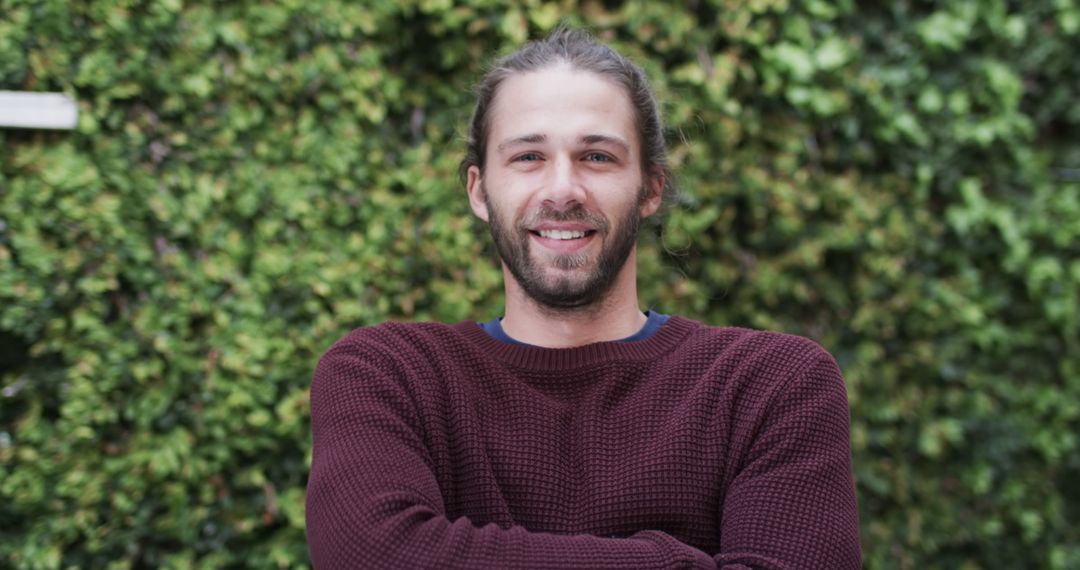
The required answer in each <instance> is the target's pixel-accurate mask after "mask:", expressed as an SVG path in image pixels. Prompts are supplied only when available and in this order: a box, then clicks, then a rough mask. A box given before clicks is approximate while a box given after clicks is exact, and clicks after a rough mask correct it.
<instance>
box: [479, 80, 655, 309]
mask: <svg viewBox="0 0 1080 570" xmlns="http://www.w3.org/2000/svg"><path fill="white" fill-rule="evenodd" d="M488 124H489V125H490V129H489V133H488V143H487V149H486V157H485V163H486V165H485V169H484V172H483V173H482V174H481V173H480V171H479V170H478V169H477V168H476V167H473V168H470V169H469V177H468V186H469V197H470V203H471V205H472V207H473V211H474V212H475V213H476V215H477V216H479V217H480V218H482V219H484V220H486V221H487V222H488V223H489V225H490V227H491V234H492V237H493V239H494V241H495V247H496V250H497V251H498V253H499V256H500V257H501V258H502V260H503V263H504V264H505V265H506V268H507V269H508V270H509V272H510V274H511V275H512V276H513V278H514V279H515V280H516V281H517V283H518V284H519V285H520V286H521V288H522V289H523V290H524V291H525V292H526V293H527V294H528V295H529V296H530V297H531V298H533V299H534V300H535V301H537V302H538V303H540V304H541V305H544V306H547V307H550V308H556V309H570V308H576V307H583V306H588V305H592V304H594V303H596V302H597V301H599V300H600V299H602V298H603V296H604V294H605V293H606V292H607V291H608V290H609V289H610V287H611V286H612V284H613V283H614V282H615V280H616V278H617V277H618V275H619V274H620V272H621V271H622V270H623V269H624V268H625V267H626V261H627V259H628V258H629V256H630V255H631V254H632V253H633V252H634V249H635V242H636V237H637V230H638V226H639V223H640V221H641V219H642V218H643V217H646V216H649V215H651V214H652V213H653V212H655V211H656V209H657V208H658V207H659V202H660V192H659V185H658V184H657V182H652V183H649V185H648V187H646V181H645V180H643V177H642V172H641V155H640V144H639V142H638V139H637V133H636V129H635V125H634V112H633V108H632V106H631V103H630V100H629V98H628V97H627V95H626V93H625V92H624V90H623V89H622V88H621V87H620V86H619V85H617V84H616V83H614V82H611V81H609V80H607V79H605V78H603V77H602V76H600V75H597V74H594V73H590V72H582V71H573V70H571V69H570V68H569V67H565V66H558V67H552V68H548V69H543V70H540V71H535V72H531V73H527V74H522V75H516V76H513V77H511V78H509V79H507V80H505V81H504V82H503V83H502V85H501V86H500V87H499V91H498V94H497V95H496V97H495V101H494V104H493V106H492V108H491V110H490V116H489V118H488ZM659 184H662V181H659Z"/></svg>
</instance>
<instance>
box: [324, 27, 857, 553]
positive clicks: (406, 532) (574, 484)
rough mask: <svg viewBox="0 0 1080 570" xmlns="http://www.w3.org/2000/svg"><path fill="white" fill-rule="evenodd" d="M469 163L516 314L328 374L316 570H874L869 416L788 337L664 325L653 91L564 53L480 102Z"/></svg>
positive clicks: (405, 333) (593, 49) (374, 345)
mask: <svg viewBox="0 0 1080 570" xmlns="http://www.w3.org/2000/svg"><path fill="white" fill-rule="evenodd" d="M478 96H479V97H478V102H477V107H476V110H475V112H474V115H473V119H472V123H471V126H470V132H469V135H470V137H469V148H468V151H467V156H466V158H465V160H464V162H463V164H462V172H463V177H464V179H465V183H466V188H467V191H468V196H469V203H470V204H471V206H472V210H473V212H474V213H475V214H476V215H477V216H478V217H479V218H480V219H482V220H484V221H486V222H487V223H488V224H489V226H490V229H491V234H492V237H493V239H494V243H495V246H496V250H497V252H498V254H499V256H500V258H501V260H502V267H503V275H504V279H505V289H506V313H505V315H504V317H503V318H502V319H501V320H499V319H495V320H492V321H489V322H486V323H482V324H478V323H475V322H471V321H470V322H463V323H458V324H456V325H443V324H435V323H416V324H402V323H386V324H383V325H380V326H376V327H371V328H364V329H359V330H356V331H353V332H352V333H350V334H349V335H347V336H346V337H345V338H343V339H342V340H340V341H339V342H338V343H337V344H335V345H334V346H333V347H332V348H331V349H330V350H329V351H328V352H327V353H326V354H325V355H324V356H323V358H322V360H321V361H320V362H319V366H318V368H317V369H316V372H315V377H314V381H313V384H312V391H311V415H312V433H313V440H314V451H313V455H312V468H311V477H310V480H309V483H308V496H307V532H308V543H309V548H310V552H311V557H312V560H313V562H314V564H315V566H316V567H317V568H589V569H593V568H730V569H734V568H827V569H840V568H857V567H859V564H860V552H859V538H858V518H857V511H856V503H855V493H854V487H853V484H852V474H851V459H850V448H849V433H848V430H849V427H848V411H847V400H846V392H845V389H844V384H843V380H842V378H841V376H840V373H839V371H838V369H837V366H836V363H835V362H834V360H833V359H832V358H831V357H830V356H829V355H828V354H827V353H826V352H825V351H823V350H822V349H821V348H820V347H818V346H817V345H816V344H814V343H812V342H810V341H808V340H805V339H801V338H799V337H793V336H788V335H781V334H776V333H765V332H756V331H750V330H745V329H736V328H714V327H708V326H704V325H702V324H700V323H697V322H694V321H692V320H689V319H685V318H682V317H678V316H671V317H670V318H668V317H667V316H665V315H661V314H658V313H655V312H649V313H643V312H642V311H641V310H640V309H639V307H638V300H637V292H636V283H635V279H636V264H635V250H636V246H635V238H636V235H637V230H638V226H639V224H640V223H641V221H642V220H643V219H645V218H647V217H649V216H652V215H653V214H655V213H656V212H657V210H658V209H659V208H660V205H661V202H662V199H663V195H664V193H665V189H667V188H669V186H670V183H669V181H670V175H669V173H668V171H667V165H666V159H665V152H666V151H665V147H664V140H663V128H662V124H661V122H660V117H659V113H658V112H657V106H656V103H655V101H654V99H653V96H652V94H651V91H650V88H649V86H648V83H647V80H646V79H645V76H644V74H643V73H642V71H641V70H640V68H638V67H637V66H636V65H634V64H632V63H630V62H629V61H627V60H626V59H624V58H623V57H622V56H620V55H618V54H617V53H615V52H614V51H612V50H611V49H610V48H608V47H606V46H604V45H601V44H598V43H595V42H594V41H593V40H592V39H591V38H589V37H588V36H587V35H586V34H584V33H582V32H579V31H574V30H559V31H557V32H555V33H554V34H552V35H551V36H550V37H548V38H547V39H545V40H543V41H539V42H534V43H530V44H528V45H526V46H525V47H524V48H522V49H521V50H519V51H518V52H516V53H514V54H512V55H510V56H508V57H506V58H504V59H502V60H500V61H499V62H498V63H497V65H496V66H495V67H494V69H493V70H492V71H491V72H489V73H488V75H487V76H486V77H485V78H484V79H483V80H482V81H481V83H480V84H479V88H478Z"/></svg>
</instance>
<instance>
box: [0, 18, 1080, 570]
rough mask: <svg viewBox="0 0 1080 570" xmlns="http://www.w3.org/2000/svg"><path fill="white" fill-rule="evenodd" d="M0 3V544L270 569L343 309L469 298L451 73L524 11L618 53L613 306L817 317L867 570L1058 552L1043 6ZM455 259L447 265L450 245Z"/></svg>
mask: <svg viewBox="0 0 1080 570" xmlns="http://www.w3.org/2000/svg"><path fill="white" fill-rule="evenodd" d="M860 4H862V5H860V6H858V7H857V6H856V3H855V2H854V0H837V1H835V2H826V1H822V0H806V1H801V2H800V1H796V0H791V1H787V0H752V1H748V2H735V1H732V0H726V1H725V0H712V1H705V0H693V1H687V2H678V3H662V2H645V1H635V2H625V3H623V2H606V1H605V2H600V1H580V2H579V1H575V0H562V1H559V2H540V1H538V0H519V1H516V2H511V1H507V0H471V1H468V2H460V3H456V4H455V3H452V2H450V1H449V0H413V1H402V2H396V3H395V2H376V1H368V2H359V3H357V2H345V1H333V0H303V1H300V0H284V1H281V2H251V1H244V2H199V3H185V2H183V1H182V0H159V1H123V0H119V1H113V2H106V1H98V2H67V1H63V0H37V1H31V0H0V89H12V90H25V91H64V92H66V93H68V94H70V95H72V96H73V97H75V98H76V99H77V100H78V101H79V105H80V110H81V119H80V122H79V126H78V129H77V130H76V131H74V132H70V133H50V132H42V131H17V130H0V566H11V567H15V568H59V567H84V568H104V567H111V568H133V567H164V568H188V567H193V566H200V567H219V566H226V565H235V566H250V567H267V568H272V567H299V566H304V565H306V564H307V558H306V551H305V544H304V535H303V492H304V483H305V477H306V470H307V465H308V463H307V456H308V449H309V443H308V407H307V406H308V403H307V402H308V400H307V386H308V382H309V378H310V374H311V371H312V369H313V367H314V364H315V362H316V359H317V358H318V356H319V355H320V354H321V352H322V351H323V350H325V349H326V348H327V347H328V346H329V344H331V343H332V342H333V341H334V340H335V339H336V338H338V337H339V336H340V335H342V334H343V333H344V332H345V331H347V330H349V329H351V328H354V327H357V326H361V325H367V324H373V323H377V322H381V321H383V320H386V319H437V320H443V321H457V320H460V319H466V318H473V319H486V318H490V317H492V316H493V315H497V314H499V312H500V310H501V282H500V277H499V274H498V271H497V270H496V268H495V267H494V265H492V264H491V263H489V262H488V261H487V259H488V258H489V251H488V246H487V242H486V240H485V239H484V237H483V235H482V232H479V231H477V230H478V228H477V226H476V225H475V224H474V223H473V221H472V220H471V219H470V214H469V212H468V209H467V203H466V200H465V197H464V192H463V190H462V189H461V187H460V186H459V185H458V183H457V181H456V176H455V169H456V165H457V161H458V160H459V159H460V157H461V155H462V145H461V139H462V133H463V132H464V128H463V127H464V123H465V121H466V119H467V117H468V113H469V110H470V104H471V98H470V95H469V92H468V89H469V86H470V83H471V82H472V81H473V80H475V79H476V78H477V77H478V76H479V74H480V73H481V72H482V69H483V68H482V65H483V63H484V62H486V61H488V60H490V57H491V56H492V54H495V53H499V52H503V51H506V50H509V49H511V48H512V47H513V46H516V45H519V44H520V42H521V41H523V40H524V39H526V38H527V37H529V36H535V35H538V34H542V33H543V32H544V31H545V30H548V29H551V28H552V27H553V26H554V25H556V23H557V22H559V21H560V20H561V19H564V18H567V19H568V20H569V21H570V22H574V23H578V24H584V25H588V26H589V27H591V28H592V29H593V30H594V31H595V32H596V33H597V34H598V35H599V36H600V37H602V38H603V39H605V40H607V41H610V42H611V43H612V44H613V45H615V46H616V47H617V48H619V49H621V50H623V51H624V52H625V53H627V54H629V55H631V56H633V57H634V58H635V59H637V60H638V61H640V62H641V63H642V64H643V65H644V66H645V67H646V69H647V71H648V72H649V73H650V75H651V76H652V77H653V78H654V79H655V82H656V88H657V90H658V92H659V94H660V96H661V98H662V99H663V101H664V107H665V112H666V114H667V116H668V119H669V122H670V126H671V140H672V158H673V162H674V165H675V167H676V169H677V171H678V172H679V182H680V185H681V187H682V190H683V194H682V197H681V198H680V201H679V203H678V204H677V205H676V207H675V210H674V212H673V213H672V214H671V215H670V217H669V218H668V220H667V223H666V225H665V228H664V231H663V234H662V236H660V237H659V238H648V239H646V241H645V242H644V243H643V245H642V251H641V269H640V271H641V279H640V281H641V293H642V298H643V302H644V303H646V304H647V305H650V306H653V307H655V308H657V309H659V310H661V311H663V312H668V313H679V314H685V315H688V316H693V317H695V318H698V319H700V320H703V321H706V322H709V323H713V324H735V325H742V326H751V327H761V328H772V329H779V330H785V331H789V332H794V333H798V334H804V335H808V336H811V337H813V338H816V339H818V340H819V341H820V342H822V343H823V344H824V345H825V346H826V347H827V348H829V349H830V350H831V351H832V352H833V353H834V354H835V355H836V356H837V358H838V360H839V361H840V364H841V366H842V368H843V369H844V371H845V375H846V378H847V381H848V384H849V392H850V398H851V405H852V416H853V425H852V436H853V445H854V458H855V470H856V477H857V480H858V486H859V498H860V507H861V518H862V530H863V533H862V535H863V543H864V555H865V559H866V566H867V567H868V568H1057V569H1065V568H1077V567H1080V442H1078V440H1077V437H1078V435H1077V434H1078V433H1080V356H1078V354H1080V350H1078V349H1080V342H1078V339H1080V330H1078V329H1080V104H1077V101H1080V57H1078V56H1077V54H1078V53H1080V3H1078V2H1077V1H1076V0H1053V1H1046V2H1020V1H1011V2H1010V1H1005V0H983V1H975V0H958V1H956V2H947V3H931V2H918V1H914V0H908V1H904V0H894V1H891V2H884V3H882V4H883V5H878V3H860ZM478 260H479V261H478Z"/></svg>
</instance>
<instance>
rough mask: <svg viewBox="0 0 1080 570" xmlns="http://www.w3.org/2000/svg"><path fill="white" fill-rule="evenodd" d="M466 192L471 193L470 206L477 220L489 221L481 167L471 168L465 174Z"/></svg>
mask: <svg viewBox="0 0 1080 570" xmlns="http://www.w3.org/2000/svg"><path fill="white" fill-rule="evenodd" d="M465 191H466V192H468V193H469V206H471V207H472V211H473V213H474V214H476V217H477V218H480V219H481V220H484V221H485V222H486V221H488V209H487V202H486V201H485V196H484V184H483V178H482V177H481V176H480V167H478V166H475V165H474V166H470V167H469V170H468V171H467V172H466V174H465Z"/></svg>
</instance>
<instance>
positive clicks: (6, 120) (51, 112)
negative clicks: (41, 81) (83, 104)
mask: <svg viewBox="0 0 1080 570" xmlns="http://www.w3.org/2000/svg"><path fill="white" fill-rule="evenodd" d="M78 122H79V106H78V104H77V103H76V102H75V100H74V99H72V98H71V97H68V96H67V95H64V94H63V93H32V92H28V91H0V128H3V127H17V128H23V129H63V130H71V129H74V128H75V125H76V124H78Z"/></svg>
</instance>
